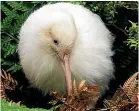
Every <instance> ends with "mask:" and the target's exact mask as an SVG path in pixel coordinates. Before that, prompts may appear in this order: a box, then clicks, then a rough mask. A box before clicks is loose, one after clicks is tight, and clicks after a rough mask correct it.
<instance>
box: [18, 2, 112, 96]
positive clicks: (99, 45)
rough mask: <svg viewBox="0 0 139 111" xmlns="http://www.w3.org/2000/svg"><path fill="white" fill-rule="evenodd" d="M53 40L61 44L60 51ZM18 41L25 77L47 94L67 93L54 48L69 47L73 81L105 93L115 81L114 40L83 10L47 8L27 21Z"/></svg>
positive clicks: (97, 19) (63, 5)
mask: <svg viewBox="0 0 139 111" xmlns="http://www.w3.org/2000/svg"><path fill="white" fill-rule="evenodd" d="M50 32H51V33H50ZM50 36H52V38H54V39H58V40H59V42H60V44H61V45H60V47H57V46H55V45H54V44H53V42H52V39H51V37H50ZM19 37H20V41H19V55H20V60H21V64H22V66H23V70H24V72H25V75H26V77H27V78H28V79H29V80H30V82H31V84H32V85H34V86H35V87H37V88H39V89H41V90H42V91H43V92H44V93H45V94H46V93H47V92H48V91H49V90H52V89H53V90H57V91H58V92H65V91H66V85H65V78H64V71H63V69H62V67H61V65H60V63H59V62H58V60H57V58H56V56H54V55H55V53H54V52H53V50H52V49H53V48H54V49H55V50H57V51H60V50H61V48H63V47H69V51H70V67H71V72H72V78H73V79H76V81H77V82H80V80H82V79H85V80H86V82H87V83H88V84H97V85H101V86H102V87H103V89H106V88H107V87H108V83H109V81H110V79H111V78H113V70H114V69H113V63H112V60H111V56H112V55H113V52H112V50H111V48H112V43H113V38H112V36H111V34H110V32H109V30H108V29H107V28H106V27H105V25H104V23H103V22H102V20H101V19H100V17H99V16H98V15H96V14H94V13H92V12H91V11H89V10H88V9H86V8H84V7H82V6H79V5H73V4H70V3H57V4H53V5H45V6H43V7H42V8H40V9H38V10H37V11H35V12H33V13H32V14H31V15H30V16H29V17H28V19H27V20H26V22H25V23H24V25H23V26H22V28H21V31H20V36H19Z"/></svg>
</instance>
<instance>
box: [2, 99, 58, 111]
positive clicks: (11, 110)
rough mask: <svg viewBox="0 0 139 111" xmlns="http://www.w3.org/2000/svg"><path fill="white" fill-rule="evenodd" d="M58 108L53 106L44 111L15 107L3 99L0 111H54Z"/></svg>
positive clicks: (14, 104) (41, 110)
mask: <svg viewBox="0 0 139 111" xmlns="http://www.w3.org/2000/svg"><path fill="white" fill-rule="evenodd" d="M58 107H59V106H55V107H53V108H52V109H50V110H46V109H41V108H31V109H30V108H27V107H25V106H24V105H21V106H19V105H17V104H16V103H12V104H11V105H10V103H9V102H8V101H6V100H5V99H2V100H1V111H54V110H55V109H57V108H58Z"/></svg>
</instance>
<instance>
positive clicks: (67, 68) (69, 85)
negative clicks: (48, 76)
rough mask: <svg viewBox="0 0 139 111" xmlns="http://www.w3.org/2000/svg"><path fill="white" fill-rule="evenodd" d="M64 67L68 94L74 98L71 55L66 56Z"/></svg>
mask: <svg viewBox="0 0 139 111" xmlns="http://www.w3.org/2000/svg"><path fill="white" fill-rule="evenodd" d="M62 65H63V70H64V73H65V80H66V86H67V93H68V96H72V79H71V71H70V62H69V55H67V54H65V55H64V58H63V64H62Z"/></svg>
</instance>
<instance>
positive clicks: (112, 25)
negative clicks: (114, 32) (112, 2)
mask: <svg viewBox="0 0 139 111" xmlns="http://www.w3.org/2000/svg"><path fill="white" fill-rule="evenodd" d="M105 24H106V25H109V26H114V27H115V28H117V29H118V30H120V31H122V32H123V33H124V34H125V35H126V36H127V37H128V34H127V33H126V32H125V31H124V30H123V29H122V28H120V27H118V26H117V25H115V24H108V23H105Z"/></svg>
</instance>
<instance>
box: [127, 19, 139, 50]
mask: <svg viewBox="0 0 139 111" xmlns="http://www.w3.org/2000/svg"><path fill="white" fill-rule="evenodd" d="M129 22H130V23H131V27H129V30H127V32H128V35H129V37H128V39H127V45H128V46H129V47H130V48H134V49H137V48H138V25H137V23H134V22H132V21H129Z"/></svg>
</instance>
